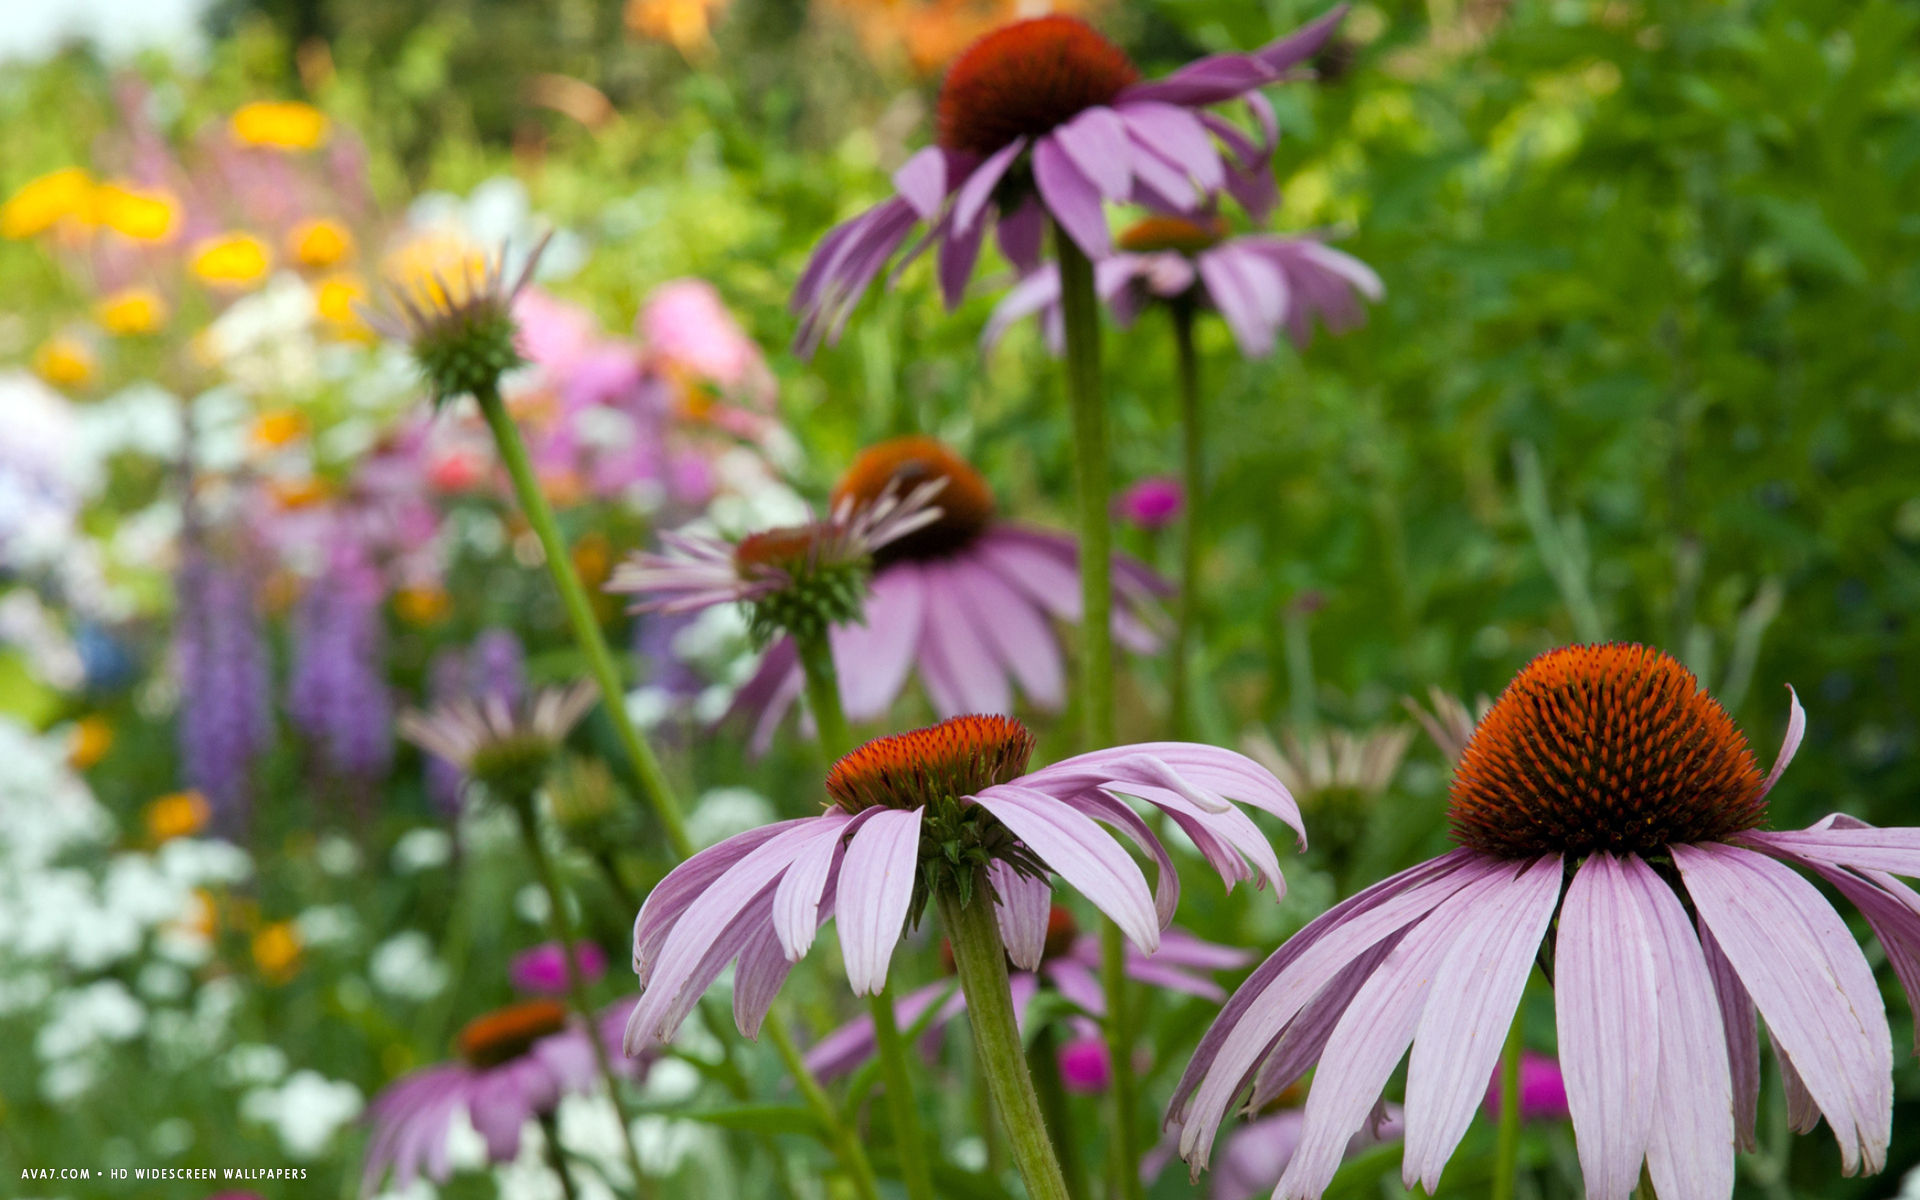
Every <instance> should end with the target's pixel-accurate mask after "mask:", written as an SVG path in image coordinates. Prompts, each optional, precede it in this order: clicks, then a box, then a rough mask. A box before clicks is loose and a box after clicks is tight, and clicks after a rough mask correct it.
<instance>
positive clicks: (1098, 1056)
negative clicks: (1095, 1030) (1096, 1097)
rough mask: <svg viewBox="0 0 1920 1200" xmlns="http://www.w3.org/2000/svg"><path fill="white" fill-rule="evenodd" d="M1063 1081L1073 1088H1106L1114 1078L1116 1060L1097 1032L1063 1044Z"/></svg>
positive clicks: (1100, 1090) (1061, 1063)
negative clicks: (1109, 1054) (1110, 1057)
mask: <svg viewBox="0 0 1920 1200" xmlns="http://www.w3.org/2000/svg"><path fill="white" fill-rule="evenodd" d="M1059 1058H1060V1082H1061V1083H1063V1084H1065V1085H1066V1088H1067V1090H1068V1091H1070V1092H1104V1091H1106V1090H1107V1084H1109V1083H1111V1082H1113V1062H1112V1060H1110V1059H1109V1058H1108V1057H1107V1043H1106V1042H1105V1041H1103V1040H1101V1038H1100V1037H1099V1036H1098V1035H1097V1034H1096V1035H1095V1036H1093V1037H1077V1038H1075V1039H1073V1040H1072V1041H1070V1042H1068V1043H1067V1044H1066V1045H1064V1046H1062V1047H1060V1055H1059Z"/></svg>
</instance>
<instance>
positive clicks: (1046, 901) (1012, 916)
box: [987, 859, 1053, 971]
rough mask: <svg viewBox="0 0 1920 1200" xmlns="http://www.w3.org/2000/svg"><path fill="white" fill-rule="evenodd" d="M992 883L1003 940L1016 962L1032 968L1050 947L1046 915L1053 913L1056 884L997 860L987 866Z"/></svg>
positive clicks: (1018, 964) (1028, 969) (1020, 966)
mask: <svg viewBox="0 0 1920 1200" xmlns="http://www.w3.org/2000/svg"><path fill="white" fill-rule="evenodd" d="M987 879H988V881H989V882H991V883H992V884H993V894H994V913H995V915H996V916H998V917H999V919H1000V940H1001V941H1003V942H1005V943H1006V945H1007V957H1008V958H1009V959H1012V960H1013V965H1014V966H1016V967H1019V968H1020V969H1021V970H1024V971H1031V970H1033V969H1034V968H1035V967H1038V966H1039V965H1040V958H1041V956H1042V955H1044V954H1045V953H1046V950H1047V918H1048V916H1049V915H1051V914H1052V912H1053V885H1052V884H1051V883H1050V882H1048V881H1047V880H1045V879H1041V878H1038V877H1036V876H1032V875H1022V874H1021V873H1020V872H1018V871H1016V870H1014V869H1013V868H1012V867H1010V866H1008V865H1007V864H1006V863H1004V862H1002V861H1000V860H998V859H995V860H994V862H993V863H992V865H990V866H988V868H987Z"/></svg>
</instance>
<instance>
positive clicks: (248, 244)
mask: <svg viewBox="0 0 1920 1200" xmlns="http://www.w3.org/2000/svg"><path fill="white" fill-rule="evenodd" d="M192 267H193V273H194V274H195V275H196V276H198V277H199V278H200V280H201V282H203V283H209V284H212V285H214V286H215V287H230V288H246V287H252V286H253V285H254V284H256V283H259V282H260V281H261V280H262V279H264V278H266V275H267V272H268V271H269V270H270V269H272V267H273V253H272V251H270V250H268V249H267V244H266V243H265V242H263V241H261V240H260V239H259V238H257V237H254V236H253V235H252V234H250V233H223V234H220V235H219V236H217V237H210V238H207V239H205V240H203V241H201V242H200V243H199V244H198V245H196V246H194V248H193V261H192Z"/></svg>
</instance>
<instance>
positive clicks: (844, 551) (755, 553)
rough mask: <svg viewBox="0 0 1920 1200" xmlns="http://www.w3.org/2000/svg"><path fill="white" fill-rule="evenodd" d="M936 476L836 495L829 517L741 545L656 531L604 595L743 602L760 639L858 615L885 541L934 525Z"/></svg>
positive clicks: (683, 603) (676, 608)
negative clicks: (652, 542)
mask: <svg viewBox="0 0 1920 1200" xmlns="http://www.w3.org/2000/svg"><path fill="white" fill-rule="evenodd" d="M944 486H945V480H942V479H921V480H915V481H913V482H912V483H910V484H909V485H908V486H907V487H906V488H895V487H892V486H889V487H887V488H885V489H883V490H882V491H881V492H880V493H879V494H877V495H875V496H872V497H866V496H857V497H856V496H839V495H836V496H835V497H834V501H833V509H832V512H831V513H830V514H829V515H828V516H827V518H826V519H825V520H822V521H814V522H811V523H809V524H806V525H789V526H782V527H781V528H778V529H767V530H763V531H761V532H759V533H755V534H750V535H748V536H747V537H745V538H742V539H740V540H739V541H729V540H727V539H725V538H720V537H695V536H689V535H686V534H679V533H667V534H662V535H661V539H660V540H661V542H662V544H663V545H665V547H666V549H665V551H663V552H643V553H641V554H638V555H635V556H634V557H633V558H632V559H630V560H629V561H627V562H624V563H622V564H620V566H618V567H616V568H615V569H614V572H613V578H612V579H611V580H610V581H609V582H608V584H607V590H608V591H610V592H626V593H631V594H634V595H638V596H640V597H642V599H641V600H640V601H639V602H638V603H637V604H636V605H635V606H634V607H635V609H636V611H639V612H660V613H687V612H693V611H695V610H697V609H702V608H710V607H712V606H714V605H716V604H744V605H746V606H747V608H748V612H749V615H750V620H751V623H752V627H753V632H754V634H755V636H756V638H758V639H760V640H762V641H767V640H771V639H772V638H773V637H774V635H776V634H778V633H782V632H792V631H793V630H795V629H796V628H798V629H812V628H815V627H817V626H819V625H821V624H823V623H828V622H841V621H850V620H857V619H859V616H860V613H861V604H862V599H863V597H864V596H865V594H866V589H867V579H868V575H869V574H870V573H871V571H872V569H873V565H874V562H875V559H876V556H877V555H878V554H879V553H880V552H881V551H882V550H884V549H885V548H886V547H887V546H889V545H891V544H893V543H895V542H897V541H899V540H900V539H902V538H905V537H908V536H909V535H911V534H914V533H916V532H919V531H923V530H926V529H928V528H929V527H934V526H937V525H938V523H939V522H940V519H941V513H942V510H941V509H940V508H937V507H934V502H935V501H936V500H938V499H939V495H938V494H939V493H940V492H941V490H942V489H943V487H944Z"/></svg>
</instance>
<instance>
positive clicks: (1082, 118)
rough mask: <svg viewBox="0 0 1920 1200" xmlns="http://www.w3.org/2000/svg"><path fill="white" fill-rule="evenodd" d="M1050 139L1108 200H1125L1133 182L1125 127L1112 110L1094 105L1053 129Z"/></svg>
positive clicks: (1130, 156)
mask: <svg viewBox="0 0 1920 1200" xmlns="http://www.w3.org/2000/svg"><path fill="white" fill-rule="evenodd" d="M1053 137H1054V140H1055V141H1056V142H1058V143H1059V146H1060V149H1061V150H1063V151H1065V152H1066V155H1067V157H1068V158H1070V159H1072V160H1073V165H1074V166H1076V167H1078V168H1080V173H1081V174H1082V175H1084V176H1085V177H1086V178H1087V179H1089V180H1091V181H1092V182H1093V184H1094V186H1095V187H1097V188H1099V189H1100V195H1101V196H1103V197H1104V198H1106V199H1108V200H1125V199H1126V198H1127V191H1128V188H1129V186H1130V185H1131V184H1132V182H1133V169H1132V166H1131V159H1132V154H1131V153H1130V150H1129V147H1128V145H1127V127H1126V124H1125V122H1123V121H1122V120H1121V119H1120V116H1119V114H1117V113H1115V112H1114V111H1113V110H1112V109H1110V108H1106V107H1101V106H1096V107H1093V108H1089V109H1087V110H1085V111H1084V112H1082V113H1081V114H1080V115H1079V116H1077V117H1075V118H1073V119H1072V120H1071V121H1068V122H1067V123H1066V124H1064V125H1062V126H1061V127H1060V128H1059V129H1058V130H1056V131H1055V132H1054V135H1053Z"/></svg>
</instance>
